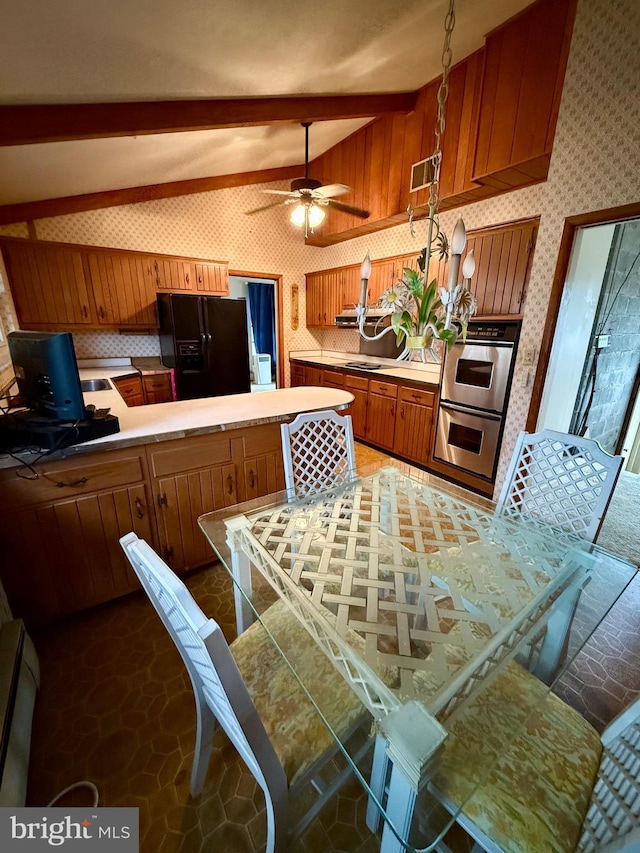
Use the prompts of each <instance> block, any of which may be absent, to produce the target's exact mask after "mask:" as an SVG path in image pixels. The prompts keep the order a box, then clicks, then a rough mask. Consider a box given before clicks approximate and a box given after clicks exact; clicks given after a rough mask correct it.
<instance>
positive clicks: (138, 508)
mask: <svg viewBox="0 0 640 853" xmlns="http://www.w3.org/2000/svg"><path fill="white" fill-rule="evenodd" d="M136 515H137V516H138V518H144V504H143V503H142V501H141V500H140V498H136Z"/></svg>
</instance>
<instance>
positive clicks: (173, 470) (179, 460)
mask: <svg viewBox="0 0 640 853" xmlns="http://www.w3.org/2000/svg"><path fill="white" fill-rule="evenodd" d="M147 453H148V454H149V464H150V467H151V476H152V477H164V476H166V475H168V474H178V473H180V472H182V471H191V470H194V469H199V468H208V467H210V466H211V465H221V464H223V463H225V462H231V436H230V435H229V434H226V435H219V434H218V435H203V436H197V437H194V438H182V439H176V440H175V441H167V442H165V443H163V444H161V445H159V446H158V447H157V449H153V450H149V449H148V450H147Z"/></svg>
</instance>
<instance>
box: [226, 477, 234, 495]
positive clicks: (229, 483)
mask: <svg viewBox="0 0 640 853" xmlns="http://www.w3.org/2000/svg"><path fill="white" fill-rule="evenodd" d="M227 492H228V493H229V494H230V495H232V494H233V477H232V476H231V474H228V475H227Z"/></svg>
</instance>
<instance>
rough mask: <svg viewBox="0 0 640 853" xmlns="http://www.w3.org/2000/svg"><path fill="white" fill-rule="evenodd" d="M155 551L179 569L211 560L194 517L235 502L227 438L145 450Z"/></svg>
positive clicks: (235, 486)
mask: <svg viewBox="0 0 640 853" xmlns="http://www.w3.org/2000/svg"><path fill="white" fill-rule="evenodd" d="M148 454H149V468H150V473H151V477H152V482H153V492H154V495H155V500H156V517H157V521H158V536H159V539H160V552H161V554H162V555H163V557H164V559H165V560H166V561H167V562H168V563H169V565H170V566H171V568H173V569H175V570H176V571H183V570H186V569H188V568H192V567H193V566H196V565H200V564H202V563H204V562H206V561H207V560H208V559H209V560H210V559H212V553H211V549H210V548H209V546H208V545H207V543H206V540H205V538H204V536H203V535H202V532H201V531H200V529H199V528H198V523H197V522H198V516H200V515H202V514H203V513H205V512H211V511H213V510H214V509H222V508H223V507H226V506H231V505H232V504H234V503H237V502H238V484H237V477H236V466H235V465H234V462H233V458H232V439H231V437H230V435H215V434H213V435H203V436H197V437H194V438H186V439H181V440H179V441H165V442H161V443H160V444H158V445H157V446H154V447H153V448H150V449H149V450H148Z"/></svg>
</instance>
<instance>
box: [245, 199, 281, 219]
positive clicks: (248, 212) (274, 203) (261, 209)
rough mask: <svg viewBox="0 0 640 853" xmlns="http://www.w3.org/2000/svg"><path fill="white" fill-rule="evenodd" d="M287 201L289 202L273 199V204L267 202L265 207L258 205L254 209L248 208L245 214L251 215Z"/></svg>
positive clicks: (279, 205)
mask: <svg viewBox="0 0 640 853" xmlns="http://www.w3.org/2000/svg"><path fill="white" fill-rule="evenodd" d="M286 203H287V202H286V201H284V202H282V201H272V202H271V204H265V205H264V206H263V207H256V208H254V209H253V210H246V211H245V214H246V215H247V216H251V215H252V214H254V213H260V212H261V211H263V210H269V208H271V207H281V206H282V205H283V204H286Z"/></svg>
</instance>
